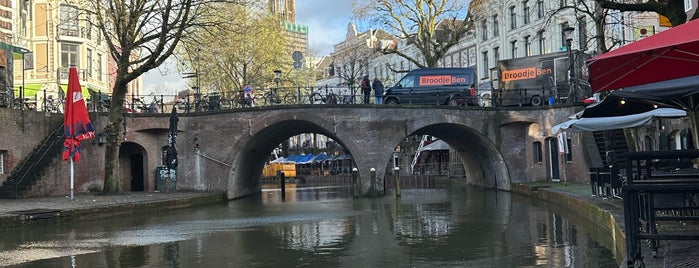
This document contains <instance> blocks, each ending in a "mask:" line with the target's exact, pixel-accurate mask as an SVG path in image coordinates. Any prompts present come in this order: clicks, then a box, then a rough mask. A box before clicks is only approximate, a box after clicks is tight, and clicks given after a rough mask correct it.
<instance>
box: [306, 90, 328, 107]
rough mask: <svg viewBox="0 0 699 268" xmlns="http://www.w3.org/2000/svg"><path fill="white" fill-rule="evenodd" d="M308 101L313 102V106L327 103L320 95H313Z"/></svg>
mask: <svg viewBox="0 0 699 268" xmlns="http://www.w3.org/2000/svg"><path fill="white" fill-rule="evenodd" d="M308 100H309V101H311V104H321V103H325V101H324V100H323V95H321V94H320V93H313V95H311V96H309V97H308Z"/></svg>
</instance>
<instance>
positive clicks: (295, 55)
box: [291, 50, 303, 61]
mask: <svg viewBox="0 0 699 268" xmlns="http://www.w3.org/2000/svg"><path fill="white" fill-rule="evenodd" d="M291 58H292V59H293V60H294V61H301V60H303V53H301V51H298V50H297V51H294V53H291Z"/></svg>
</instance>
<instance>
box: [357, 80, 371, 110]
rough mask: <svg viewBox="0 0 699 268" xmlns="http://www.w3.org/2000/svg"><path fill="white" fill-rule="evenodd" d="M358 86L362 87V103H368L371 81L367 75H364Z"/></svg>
mask: <svg viewBox="0 0 699 268" xmlns="http://www.w3.org/2000/svg"><path fill="white" fill-rule="evenodd" d="M359 87H361V88H362V94H364V104H369V96H371V81H369V76H368V75H365V76H364V78H363V79H362V83H361V84H360V85H359Z"/></svg>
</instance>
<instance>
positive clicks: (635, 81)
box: [587, 20, 699, 93]
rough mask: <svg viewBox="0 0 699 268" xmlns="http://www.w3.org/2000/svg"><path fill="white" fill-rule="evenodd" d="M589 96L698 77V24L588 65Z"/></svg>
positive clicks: (654, 36) (686, 26)
mask: <svg viewBox="0 0 699 268" xmlns="http://www.w3.org/2000/svg"><path fill="white" fill-rule="evenodd" d="M587 63H588V69H589V71H590V85H591V86H592V92H593V93H595V92H600V91H607V90H613V89H620V88H624V87H630V86H636V85H642V84H648V83H653V82H658V81H665V80H670V79H675V78H681V77H687V76H692V75H699V20H693V21H690V22H687V23H684V24H682V25H679V26H676V27H673V28H672V29H668V30H665V31H662V32H660V33H657V34H655V35H652V36H649V37H646V38H643V39H641V40H639V41H636V42H633V43H630V44H628V45H625V46H623V47H620V48H618V49H616V50H612V51H610V52H607V53H604V54H602V55H599V56H597V57H594V58H592V59H590V60H588V61H587Z"/></svg>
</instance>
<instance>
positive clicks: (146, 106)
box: [124, 95, 163, 114]
mask: <svg viewBox="0 0 699 268" xmlns="http://www.w3.org/2000/svg"><path fill="white" fill-rule="evenodd" d="M151 96H152V97H153V99H152V101H150V102H147V101H146V97H141V98H135V99H133V101H132V103H130V106H126V107H127V108H130V109H131V111H133V112H137V113H149V114H153V113H158V111H159V110H162V107H163V102H162V100H159V99H158V97H157V96H153V95H151ZM124 103H125V104H128V101H126V100H125V101H124Z"/></svg>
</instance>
